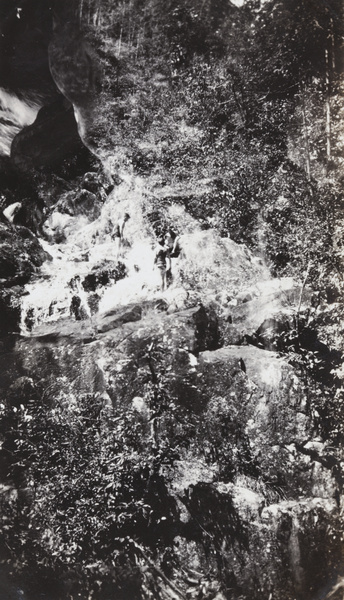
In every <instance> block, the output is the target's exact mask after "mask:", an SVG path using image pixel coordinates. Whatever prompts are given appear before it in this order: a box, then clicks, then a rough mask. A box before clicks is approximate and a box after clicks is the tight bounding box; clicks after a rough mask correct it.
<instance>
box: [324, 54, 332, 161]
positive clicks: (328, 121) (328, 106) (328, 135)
mask: <svg viewBox="0 0 344 600" xmlns="http://www.w3.org/2000/svg"><path fill="white" fill-rule="evenodd" d="M325 61H326V78H325V82H326V158H327V161H329V160H331V97H330V94H331V84H330V57H329V51H328V49H327V48H326V50H325Z"/></svg>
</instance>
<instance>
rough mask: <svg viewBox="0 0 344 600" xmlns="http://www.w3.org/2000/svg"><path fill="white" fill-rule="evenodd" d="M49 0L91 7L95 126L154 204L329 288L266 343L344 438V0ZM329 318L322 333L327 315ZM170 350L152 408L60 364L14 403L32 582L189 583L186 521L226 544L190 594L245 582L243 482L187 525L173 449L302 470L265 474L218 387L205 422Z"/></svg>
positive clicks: (194, 531)
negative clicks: (342, 301)
mask: <svg viewBox="0 0 344 600" xmlns="http://www.w3.org/2000/svg"><path fill="white" fill-rule="evenodd" d="M54 11H55V12H54V18H55V20H56V22H59V19H60V20H61V19H62V23H67V20H68V19H70V23H72V24H73V23H74V22H75V23H79V25H80V31H81V32H79V33H78V36H79V37H78V36H75V37H74V38H73V40H72V41H71V44H76V45H77V44H79V43H81V42H80V40H81V39H82V43H84V40H87V44H88V45H89V47H91V48H92V52H93V53H94V58H95V61H96V64H97V69H95V73H94V79H95V87H96V90H97V103H98V110H97V111H96V112H94V113H92V116H91V117H90V116H88V119H89V120H88V122H87V127H86V130H85V131H86V132H85V137H84V141H85V142H86V144H87V145H88V146H89V147H90V148H92V150H93V151H96V152H97V154H98V156H100V157H101V158H102V160H103V161H104V164H105V166H106V168H107V169H110V168H111V171H112V173H113V175H114V174H116V175H117V177H118V182H120V181H121V177H123V173H125V172H127V173H130V174H134V175H135V176H136V177H140V178H142V180H143V181H144V182H145V184H147V187H148V188H149V190H150V196H149V198H147V203H146V210H147V214H146V215H145V216H146V217H147V220H149V217H150V216H151V215H154V214H155V211H156V212H157V213H158V214H159V215H160V217H161V215H163V214H164V210H165V209H166V208H167V207H168V206H170V205H171V204H172V203H173V204H180V205H181V206H184V207H185V208H186V210H187V211H188V213H190V214H191V215H192V216H193V217H194V218H195V219H197V220H198V221H199V223H200V224H201V226H202V228H203V229H209V228H214V229H216V230H217V231H218V233H219V234H220V235H221V236H222V237H230V238H231V239H233V240H234V241H235V242H237V243H239V244H242V243H244V244H246V245H247V246H248V247H249V248H250V249H252V250H254V251H255V252H256V253H257V254H260V255H262V256H264V258H265V259H266V260H267V262H268V264H269V266H270V267H271V272H272V273H273V275H276V276H293V277H294V278H295V279H296V280H298V281H300V282H302V283H303V284H306V283H307V285H308V284H309V285H310V286H311V287H312V289H313V291H315V292H316V295H315V297H316V305H313V306H310V307H309V313H308V314H302V315H299V314H298V315H297V319H296V321H295V324H294V328H293V329H292V331H290V330H288V331H287V332H286V331H282V332H275V334H274V337H273V339H272V342H271V340H270V342H271V348H272V349H277V350H279V351H281V352H284V353H286V354H288V357H289V359H290V361H291V363H292V364H293V365H294V366H295V367H296V368H297V369H298V373H299V374H301V376H302V377H303V379H304V381H306V382H307V385H308V388H307V389H308V394H309V396H308V399H307V401H308V403H309V404H310V405H312V406H313V408H314V409H316V410H317V411H318V412H319V414H320V417H321V419H322V420H321V425H319V431H320V433H321V435H323V436H324V438H325V439H326V440H327V441H329V443H331V444H333V445H334V446H335V447H338V446H339V445H341V444H342V443H343V440H342V433H341V431H340V428H338V425H337V423H338V421H339V420H341V419H342V414H343V405H344V403H343V398H342V392H341V391H340V390H337V391H336V388H338V385H339V384H338V380H337V379H336V377H337V375H336V374H335V373H333V372H332V373H331V371H332V370H333V369H334V368H336V367H338V364H339V363H338V361H339V350H340V343H339V342H338V337H337V332H336V331H335V329H336V327H338V328H339V326H340V322H341V320H342V318H343V312H342V309H341V307H340V306H338V305H337V304H336V305H335V308H334V310H333V311H332V312H331V313H330V316H328V315H329V311H328V309H329V307H330V310H331V306H332V305H334V302H335V301H336V300H338V298H339V297H340V294H341V292H342V286H343V276H342V265H343V246H342V239H341V238H342V232H343V225H342V219H343V215H342V211H343V185H342V184H343V177H342V175H341V169H342V166H343V141H342V139H341V137H340V136H341V132H342V130H341V121H342V119H343V101H342V93H343V80H342V75H341V73H342V69H343V35H344V31H343V26H344V25H343V24H344V15H343V6H342V2H341V1H340V0H328V2H326V3H319V2H316V1H315V0H307V1H306V0H301V1H300V0H268V1H266V2H260V0H252V1H248V2H246V3H244V5H243V6H242V7H237V6H235V5H233V4H231V3H230V2H227V1H225V0H202V1H201V0H180V1H178V0H169V1H167V2H166V1H162V0H147V1H146V2H142V0H123V1H122V2H115V3H114V2H113V1H112V0H79V1H78V2H75V3H74V4H73V3H70V4H69V5H68V6H67V5H66V6H65V5H64V4H61V5H60V6H59V5H58V3H57V4H56V6H55V7H54ZM70 23H69V24H68V23H67V25H66V28H65V31H64V35H66V31H67V32H68V31H70V29H68V27H70ZM85 43H86V42H85ZM114 179H115V178H114ZM324 305H326V308H325V309H323V308H324ZM319 307H320V309H321V310H320V309H319ZM318 309H319V310H318ZM322 309H323V310H322ZM326 310H327V313H326V314H327V316H324V313H325V312H326ZM329 324H330V328H329V329H328V330H327V333H325V334H324V335H325V336H326V335H327V340H326V342H327V345H326V348H325V346H324V345H321V344H320V345H319V342H318V339H317V334H316V333H315V331H319V330H322V331H325V328H326V325H329ZM302 331H303V335H302ZM310 332H312V333H310ZM251 341H252V340H251ZM253 341H254V342H255V343H257V340H253ZM258 342H259V343H260V344H263V343H264V340H263V339H260V340H258ZM270 342H269V343H270ZM329 348H335V350H336V352H331V351H330V350H329ZM167 353H168V350H167V349H166V347H160V346H159V345H153V344H152V345H151V347H150V349H149V350H147V349H145V350H144V351H142V355H140V357H139V359H138V364H139V366H140V369H141V370H140V369H138V373H139V375H138V377H141V378H142V381H141V383H142V394H141V395H142V398H143V400H144V403H145V406H148V411H149V414H148V417H147V418H146V419H144V418H142V419H140V418H137V415H136V416H135V417H134V416H133V414H134V411H133V409H130V408H129V409H128V405H123V406H122V405H120V404H119V403H118V404H117V405H116V411H115V413H112V412H111V411H109V412H107V411H106V410H104V406H103V402H102V399H99V397H96V396H95V395H93V394H86V393H83V394H80V396H79V397H72V396H71V394H70V392H69V390H68V389H67V384H66V382H63V379H62V378H61V380H59V381H57V382H52V383H51V382H50V387H49V386H48V387H44V385H43V384H42V382H40V381H33V380H32V379H30V378H28V377H24V376H23V377H21V378H20V379H18V381H17V383H16V385H15V386H12V388H10V392H9V394H8V396H7V397H6V398H5V399H4V401H3V403H2V404H1V414H0V429H1V431H7V432H8V433H7V434H6V435H5V436H4V439H3V444H2V452H1V461H2V463H1V468H2V473H3V474H4V477H3V481H4V482H5V483H6V485H7V486H8V488H6V489H5V490H4V493H3V495H2V504H3V506H2V538H3V540H4V542H5V544H4V545H5V546H6V552H5V558H6V560H8V562H9V564H11V566H12V568H14V569H15V570H16V572H17V573H18V572H22V573H23V577H24V580H25V584H26V586H27V588H28V589H29V591H30V592H31V594H32V597H33V598H38V597H39V594H40V593H49V594H50V598H51V599H53V598H54V597H56V598H61V597H66V598H67V597H68V596H67V594H70V597H72V598H91V597H92V598H95V599H98V598H99V599H100V598H101V599H102V600H110V598H116V600H121V599H123V600H135V599H136V598H137V599H140V598H144V599H146V600H148V599H155V598H156V599H158V598H165V597H167V598H168V597H170V598H175V597H184V596H183V595H182V592H180V590H178V588H175V584H174V583H173V576H174V574H175V573H176V572H179V573H180V572H181V571H182V569H183V567H184V562H185V556H182V555H181V556H178V551H177V550H176V548H175V547H174V545H173V539H174V538H175V537H176V536H178V535H187V536H188V539H189V540H192V541H196V542H199V543H201V544H202V545H203V548H204V553H205V556H206V557H207V558H209V556H211V557H212V558H211V560H210V559H209V564H210V565H211V568H210V567H209V573H208V579H207V580H206V581H202V582H200V581H198V582H197V584H196V583H195V584H194V585H191V584H189V592H188V594H189V595H188V596H187V597H188V598H195V599H196V598H197V599H198V600H211V599H214V598H216V597H218V598H220V599H222V598H223V597H225V598H234V597H235V598H237V599H239V598H245V597H246V596H245V590H240V589H239V588H237V589H236V588H235V584H234V582H233V581H232V580H231V576H230V574H229V571H228V569H226V567H225V566H224V560H223V551H222V546H221V543H222V542H223V541H224V540H225V538H226V536H229V537H230V536H231V535H232V534H233V532H237V533H238V532H239V533H240V536H241V539H242V544H243V546H245V539H246V538H245V531H244V530H242V531H239V530H240V527H241V526H240V523H239V521H238V519H237V515H236V513H235V510H234V509H233V507H232V506H231V504H230V500H228V505H223V506H221V515H220V522H221V524H222V525H221V526H222V528H223V529H222V530H216V527H215V529H214V530H212V529H211V528H212V526H213V523H214V520H212V514H211V508H209V514H207V515H205V513H204V512H202V510H203V508H202V507H201V505H200V504H197V502H198V496H197V494H196V493H195V497H190V498H189V499H188V500H187V502H188V510H189V512H190V514H191V515H192V518H191V520H190V521H189V523H188V524H187V525H185V528H189V529H188V531H187V532H186V533H185V531H184V530H183V531H182V530H181V527H182V525H181V520H180V519H179V516H178V514H179V510H180V508H178V506H177V504H176V501H175V499H174V498H173V497H172V495H171V494H170V491H169V468H170V467H171V465H173V464H174V463H175V461H178V460H183V457H185V453H186V452H188V451H189V450H190V447H193V448H197V452H200V454H201V458H202V460H204V461H205V462H206V464H210V465H211V464H214V463H215V462H216V463H217V465H218V468H219V475H218V476H219V479H221V481H224V482H225V483H230V482H232V481H233V479H234V476H235V474H236V472H240V473H241V474H243V475H244V476H247V477H252V478H253V479H255V480H256V481H257V489H258V488H259V489H260V490H263V491H264V494H265V495H266V497H268V498H269V500H271V501H272V500H275V499H276V498H277V499H278V498H281V497H282V498H285V497H287V496H288V494H290V496H291V497H293V492H292V491H290V489H289V488H288V486H289V483H290V482H289V481H288V474H287V473H284V474H283V476H281V477H279V478H278V477H277V476H276V480H274V479H273V474H272V473H269V481H268V480H267V479H268V478H267V476H266V474H264V472H262V470H261V469H260V467H259V465H258V464H257V463H256V461H255V459H254V457H253V456H252V455H251V453H250V448H249V444H248V442H247V440H246V437H245V434H244V433H243V432H242V431H241V424H240V415H239V416H238V414H236V412H235V408H234V407H233V406H231V407H229V408H228V406H224V405H223V404H221V403H220V402H219V403H218V404H216V402H214V405H213V407H211V406H210V408H209V409H208V412H205V413H204V414H203V415H202V418H203V417H204V418H206V419H208V421H205V422H203V421H202V423H203V424H202V425H200V421H201V420H200V419H199V415H197V414H196V413H197V411H196V413H193V412H192V411H190V410H189V408H188V406H186V405H183V403H182V402H181V397H182V396H183V394H184V395H185V397H186V398H187V400H188V402H191V403H192V399H193V390H194V388H195V387H196V386H195V385H194V383H195V382H194V381H192V380H188V378H187V377H186V378H185V381H184V384H183V385H184V386H185V387H184V388H183V390H182V391H181V390H179V389H176V388H177V384H176V382H175V381H174V380H173V369H172V373H171V366H170V365H171V364H172V366H173V367H175V365H176V364H177V363H178V368H182V369H183V368H184V361H186V358H185V356H184V355H182V354H181V355H178V354H176V355H173V356H172V358H171V357H169V358H171V362H170V363H169V362H168V361H167V359H166V354H167ZM51 361H52V363H53V359H51ZM136 366H137V365H135V367H136ZM319 373H320V376H319ZM319 380H320V381H319ZM178 385H180V382H179V383H178ZM64 386H66V387H64ZM239 387H240V385H239ZM51 388H52V392H51V393H50V391H51ZM235 393H236V394H237V396H238V397H239V396H240V389H235ZM50 397H51V398H53V400H50ZM112 400H113V401H114V402H115V399H114V398H112ZM203 408H204V407H201V408H200V409H199V410H200V411H201V410H202V409H203ZM146 416H147V415H146ZM224 431H226V435H225V434H224V433H223V432H224ZM147 440H148V441H147ZM238 440H239V441H238ZM200 447H201V448H202V450H201V451H200V450H199V448H200ZM334 455H335V452H334ZM332 458H333V457H332ZM332 458H329V459H328V460H332ZM339 458H340V456H339V454H338V455H335V457H334V458H333V460H334V463H333V466H334V468H335V471H336V476H337V477H338V480H339V479H340V475H339V471H338V468H339V467H338V464H339ZM324 460H327V458H325V459H324ZM13 488H15V489H16V490H19V491H16V492H13ZM184 501H185V502H186V500H185V498H184ZM210 505H211V500H210V501H209V506H210ZM229 514H230V515H231V516H230V518H228V515H229ZM224 530H225V531H224ZM233 535H234V534H233ZM9 542H10V543H9ZM183 561H184V562H183ZM30 572H31V575H30ZM187 575H188V576H189V578H190V577H191V575H190V573H188V574H187ZM159 578H160V579H159ZM157 579H159V581H160V582H161V581H163V582H164V585H165V594H166V593H167V594H170V595H167V596H166V595H165V596H163V592H162V591H161V587H159V585H158V583H157ZM185 580H187V576H186V575H185ZM52 581H53V582H54V587H53V589H52V583H51V582H52ZM166 589H167V590H168V592H166ZM220 589H221V590H222V592H223V593H224V594H226V595H225V596H216V594H220ZM233 589H235V590H236V591H235V593H236V594H237V596H233V595H231V594H232V593H234V592H232V590H233ZM91 591H92V595H91V596H90V595H89V594H91ZM265 592H266V590H262V592H261V593H262V596H259V595H258V591H257V596H256V597H257V598H258V597H259V598H260V597H263V596H264V593H265ZM259 593H260V592H259ZM185 597H186V596H185ZM264 597H265V596H264ZM266 597H268V596H267V595H266ZM50 598H49V600H50Z"/></svg>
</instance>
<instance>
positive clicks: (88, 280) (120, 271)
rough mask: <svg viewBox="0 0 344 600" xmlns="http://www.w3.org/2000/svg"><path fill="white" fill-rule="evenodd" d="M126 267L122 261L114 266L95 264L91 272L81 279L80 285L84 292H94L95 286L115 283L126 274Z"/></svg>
mask: <svg viewBox="0 0 344 600" xmlns="http://www.w3.org/2000/svg"><path fill="white" fill-rule="evenodd" d="M127 273H128V271H127V268H126V266H125V264H124V263H122V262H118V263H117V265H116V267H115V268H113V267H111V268H105V267H104V266H103V265H102V266H96V267H94V268H93V270H92V272H91V273H89V274H88V275H86V277H85V278H84V279H83V281H82V287H83V288H84V290H85V292H95V291H96V290H97V288H99V287H101V286H105V285H108V284H109V283H110V282H114V283H116V282H117V281H120V280H121V279H124V277H126V276H127Z"/></svg>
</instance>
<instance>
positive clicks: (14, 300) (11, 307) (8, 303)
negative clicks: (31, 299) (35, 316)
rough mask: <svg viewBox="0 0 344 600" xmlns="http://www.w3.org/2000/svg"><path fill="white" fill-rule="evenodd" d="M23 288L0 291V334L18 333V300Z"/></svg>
mask: <svg viewBox="0 0 344 600" xmlns="http://www.w3.org/2000/svg"><path fill="white" fill-rule="evenodd" d="M22 294H23V288H21V287H20V286H16V287H15V288H13V287H12V288H8V289H0V332H1V333H2V334H3V333H8V332H13V331H19V329H20V319H21V305H20V299H21V296H22Z"/></svg>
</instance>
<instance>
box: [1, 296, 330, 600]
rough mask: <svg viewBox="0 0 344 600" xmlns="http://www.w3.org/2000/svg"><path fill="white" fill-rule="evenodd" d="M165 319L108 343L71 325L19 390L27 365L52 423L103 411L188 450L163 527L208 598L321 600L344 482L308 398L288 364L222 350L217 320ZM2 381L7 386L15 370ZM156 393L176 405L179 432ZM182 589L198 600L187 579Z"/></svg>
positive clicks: (46, 340) (21, 356) (142, 315)
mask: <svg viewBox="0 0 344 600" xmlns="http://www.w3.org/2000/svg"><path fill="white" fill-rule="evenodd" d="M163 308H164V307H163V306H162V305H161V304H159V303H155V304H154V303H153V304H152V303H151V304H149V303H146V304H143V305H142V306H141V305H133V306H128V307H123V308H121V309H117V310H114V311H113V312H112V313H105V314H104V315H98V316H97V319H96V328H97V330H98V332H97V333H94V329H92V326H91V325H87V324H83V323H76V322H74V324H72V321H70V322H69V324H68V323H67V322H66V326H65V328H64V329H61V330H60V331H58V330H56V329H55V332H54V331H53V329H52V330H51V333H50V334H49V333H48V332H46V335H43V336H42V335H40V336H39V333H38V332H36V334H35V335H36V337H32V338H30V339H18V340H17V341H16V343H15V346H14V347H13V348H12V349H11V353H12V362H11V365H12V366H11V369H12V372H11V377H12V378H13V365H18V367H17V369H18V371H17V378H18V379H17V383H16V384H15V385H17V388H18V389H19V390H21V392H20V393H22V392H23V390H24V392H25V390H26V389H29V395H30V394H31V395H32V390H31V387H32V383H30V382H36V383H35V385H36V389H37V390H39V389H45V390H49V402H50V405H51V407H52V410H54V406H55V404H56V403H59V404H61V402H62V403H63V402H67V403H69V402H71V398H73V402H74V403H76V405H78V406H79V405H80V403H82V402H83V398H84V399H85V398H86V397H88V398H89V397H93V398H94V402H96V403H97V406H99V403H100V405H101V407H102V410H103V411H105V412H106V414H113V416H114V417H115V419H119V418H121V417H120V415H122V414H125V413H126V412H128V411H129V412H130V415H131V419H132V423H133V424H134V423H136V425H135V426H136V427H138V428H139V429H140V435H141V436H143V437H142V440H141V441H142V443H143V444H144V445H146V447H152V448H153V449H155V450H154V451H157V450H158V449H159V448H162V447H165V444H167V445H172V446H173V445H175V443H176V436H177V438H178V439H184V438H185V442H184V443H183V444H182V446H181V448H180V450H179V459H178V460H175V461H172V463H171V464H170V465H169V466H168V467H167V466H165V467H164V468H163V469H162V470H161V471H160V475H159V477H160V478H161V477H162V474H164V481H165V482H168V483H167V488H166V490H165V492H164V494H167V495H166V498H165V501H164V507H165V509H164V510H165V514H167V515H168V516H167V517H164V518H166V519H167V521H166V522H167V525H166V526H167V527H168V529H167V531H169V532H170V533H169V536H170V542H169V543H170V546H171V552H172V555H173V553H177V554H178V556H179V558H180V559H181V560H182V559H183V557H184V558H185V561H186V563H187V564H188V569H191V571H192V570H193V571H197V572H198V573H199V577H201V578H202V577H204V578H205V581H206V582H207V583H205V584H204V585H205V586H208V587H207V589H208V590H213V591H216V590H217V592H218V593H220V588H222V589H223V588H225V589H227V590H232V591H231V594H232V595H229V596H228V597H231V598H232V597H233V598H234V597H239V596H240V597H242V598H247V599H251V598H257V599H263V598H268V597H269V596H271V595H272V594H273V595H274V596H275V597H276V598H278V599H279V600H290V598H297V599H300V600H301V599H302V600H303V599H309V600H311V599H313V598H314V597H316V594H317V593H318V592H319V590H321V589H322V587H323V586H324V585H325V584H326V582H328V580H329V576H330V577H332V576H333V577H335V574H336V572H337V571H336V569H337V566H338V564H339V563H340V560H341V547H340V541H339V539H338V538H337V537H336V535H334V533H333V532H334V531H336V530H337V529H338V527H339V518H340V515H339V508H338V503H337V499H338V493H339V489H340V482H339V481H338V480H337V475H336V468H335V467H336V459H335V458H334V457H333V456H331V450H330V449H329V448H327V447H326V443H324V441H323V440H322V438H321V436H320V435H319V434H318V433H317V425H316V422H317V418H316V413H315V411H314V409H313V408H312V405H310V404H309V401H308V398H307V389H306V387H305V385H304V384H303V383H302V381H301V380H300V379H299V377H298V376H297V374H296V372H295V370H294V368H293V367H292V366H291V365H290V364H289V363H288V361H287V360H286V358H284V357H281V356H280V355H278V354H277V353H275V352H271V351H268V350H263V349H260V348H257V347H254V346H250V345H244V346H238V345H236V346H225V347H221V348H219V340H220V336H219V330H218V321H217V318H216V315H215V313H214V312H213V311H212V310H210V309H205V308H204V307H203V306H201V305H199V306H195V307H193V308H190V309H187V310H183V311H180V312H178V311H177V312H175V313H174V314H166V312H165V311H164V310H162V309H163ZM85 327H86V329H85ZM87 328H88V329H87ZM87 331H88V333H87ZM38 336H39V337H38ZM71 357H72V358H71ZM1 367H2V371H3V374H4V376H3V379H2V382H3V383H2V386H6V382H7V381H8V379H9V374H8V372H7V368H8V366H7V362H6V360H5V359H4V357H3V358H2V365H1ZM22 373H24V374H25V380H23V379H21V377H22ZM30 386H31V387H30ZM154 389H155V390H158V389H160V390H164V391H163V393H164V394H165V393H166V394H167V397H168V398H169V399H170V402H173V406H174V409H173V410H174V414H175V415H176V418H177V421H175V425H174V426H173V427H172V429H171V427H170V413H169V408H168V406H167V405H166V406H165V405H164V404H163V403H162V404H161V403H160V404H159V406H158V405H157V404H156V402H158V400H157V399H155V400H153V399H152V398H153V397H152V393H153V392H152V390H154ZM30 390H31V391H30ZM24 392H23V393H24ZM24 395H25V393H24ZM22 401H23V402H24V399H23V400H22ZM154 402H155V404H154ZM159 402H161V401H159ZM179 419H180V420H179ZM164 485H165V484H164ZM159 493H160V492H159ZM168 506H170V508H171V511H170V512H169V509H168V508H167V507H168ZM172 507H173V508H172ZM159 535H162V533H160V534H159ZM164 535H165V534H164ZM166 535H167V533H166ZM171 536H172V537H171ZM253 557H254V559H253ZM209 569H210V571H211V573H212V575H211V576H210V579H208V580H207V578H206V573H207V572H209ZM191 571H190V573H191ZM184 573H185V572H184ZM189 577H192V575H191V574H189ZM174 581H175V584H176V585H177V586H178V587H179V589H186V588H185V585H186V583H185V580H184V579H183V576H182V575H181V572H179V574H176V575H175V580H174ZM188 585H189V588H188V589H193V588H192V584H191V588H190V583H189V584H188ZM194 589H195V590H196V591H197V589H198V588H197V586H196V584H195V588H194ZM196 591H195V593H196ZM190 593H191V592H190ZM209 593H210V592H209ZM233 594H234V595H233ZM212 597H213V596H212ZM217 597H221V598H222V596H221V595H220V596H217Z"/></svg>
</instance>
